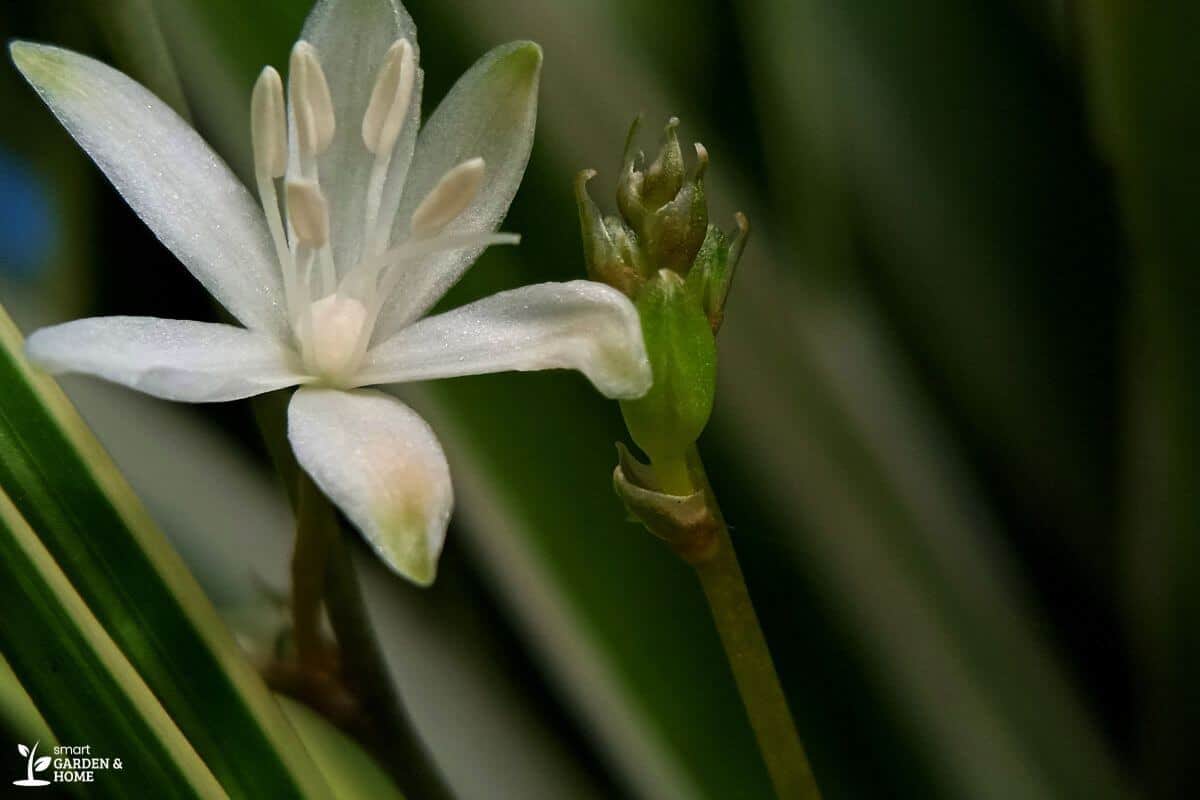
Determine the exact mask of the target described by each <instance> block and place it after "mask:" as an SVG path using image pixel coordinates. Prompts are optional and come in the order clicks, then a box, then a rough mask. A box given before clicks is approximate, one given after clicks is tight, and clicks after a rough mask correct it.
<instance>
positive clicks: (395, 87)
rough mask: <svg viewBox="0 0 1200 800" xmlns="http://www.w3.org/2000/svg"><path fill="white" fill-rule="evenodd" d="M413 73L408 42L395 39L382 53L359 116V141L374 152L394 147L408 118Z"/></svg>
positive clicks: (378, 152)
mask: <svg viewBox="0 0 1200 800" xmlns="http://www.w3.org/2000/svg"><path fill="white" fill-rule="evenodd" d="M416 72H417V69H416V61H415V59H414V58H413V49H412V45H410V44H409V43H408V40H407V39H398V40H397V41H396V43H395V44H393V45H392V46H391V48H389V49H388V51H387V55H386V56H384V59H383V66H382V67H380V68H379V74H378V76H377V77H376V78H375V88H373V89H372V90H371V102H370V103H369V104H368V105H367V113H366V114H364V115H363V123H362V135H363V144H365V145H366V146H367V149H368V150H370V151H371V152H372V153H374V154H375V155H380V154H382V153H389V152H391V150H392V148H393V147H395V146H396V139H398V138H399V136H400V131H401V130H402V129H403V128H404V120H405V119H406V118H407V117H408V106H409V103H410V102H411V101H412V91H413V82H414V81H415V79H416Z"/></svg>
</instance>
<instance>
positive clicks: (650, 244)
mask: <svg viewBox="0 0 1200 800" xmlns="http://www.w3.org/2000/svg"><path fill="white" fill-rule="evenodd" d="M707 168H708V150H706V149H705V148H704V145H702V144H700V143H699V142H697V143H696V166H695V167H694V168H693V169H692V173H691V174H690V175H689V176H688V178H687V182H686V183H683V184H682V185H681V188H679V189H678V190H677V191H676V193H675V194H674V196H673V197H672V199H671V200H670V201H669V202H667V203H665V204H663V205H662V206H660V207H659V208H658V209H657V210H656V211H655V212H654V213H652V214H649V215H647V217H646V221H645V223H644V224H643V230H642V237H643V240H644V244H643V246H644V247H645V249H646V251H647V252H648V253H650V254H651V258H652V259H653V260H654V265H655V266H656V267H658V268H659V269H669V270H671V271H672V272H678V273H679V274H680V275H686V274H687V272H688V270H689V269H691V266H692V261H693V260H694V259H695V258H696V253H698V252H699V251H700V245H701V244H702V243H703V242H704V237H705V234H706V233H707V231H708V201H707V199H706V198H705V196H704V171H705V170H706V169H707ZM648 183H649V174H648V173H647V184H648Z"/></svg>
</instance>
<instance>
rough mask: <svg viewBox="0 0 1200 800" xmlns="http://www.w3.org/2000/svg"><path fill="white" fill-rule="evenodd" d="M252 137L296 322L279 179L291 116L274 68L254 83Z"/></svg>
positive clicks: (290, 309)
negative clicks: (280, 202)
mask: <svg viewBox="0 0 1200 800" xmlns="http://www.w3.org/2000/svg"><path fill="white" fill-rule="evenodd" d="M250 138H251V139H252V141H253V143H254V176H255V179H256V182H257V184H258V199H259V201H260V202H261V203H262V207H263V214H264V215H265V216H266V219H267V229H268V230H269V231H270V232H271V240H272V242H274V244H275V257H276V258H277V259H278V260H279V269H280V272H281V273H282V275H283V295H284V301H285V303H286V304H287V308H288V317H289V318H291V319H295V317H296V314H297V312H298V309H299V306H298V305H297V296H296V278H295V267H294V261H293V258H292V252H291V250H289V249H288V242H287V237H286V236H285V235H284V232H283V218H282V217H281V216H280V213H279V195H278V194H276V191H275V179H276V178H280V177H283V175H284V173H285V172H286V171H287V115H286V114H285V113H284V107H283V81H282V80H281V79H280V77H279V73H278V72H276V71H275V69H274V68H272V67H266V68H264V69H263V71H262V73H261V74H259V76H258V81H257V82H255V84H254V92H253V93H252V94H251V96H250Z"/></svg>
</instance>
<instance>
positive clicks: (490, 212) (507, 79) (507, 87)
mask: <svg viewBox="0 0 1200 800" xmlns="http://www.w3.org/2000/svg"><path fill="white" fill-rule="evenodd" d="M541 69H542V49H541V48H540V47H538V46H537V45H536V44H534V43H533V42H511V43H509V44H506V45H501V46H500V47H497V48H496V49H495V50H492V51H491V52H490V53H488V54H487V55H485V56H484V57H483V58H481V59H479V61H477V62H475V64H474V66H472V67H471V68H470V69H469V70H467V72H466V73H465V74H464V75H463V76H462V77H461V78H460V79H459V80H458V83H456V84H455V85H454V88H453V89H451V90H450V93H449V94H448V95H446V99H445V100H443V101H442V103H441V105H439V106H438V108H437V110H436V111H435V112H434V113H433V116H431V117H430V118H429V121H428V122H427V123H426V124H425V127H424V128H422V129H421V135H420V138H419V139H418V140H417V150H416V154H415V155H414V157H413V166H412V170H411V171H410V172H409V176H408V182H407V183H406V184H405V185H404V197H403V198H402V199H401V201H400V210H399V213H398V214H397V215H396V228H395V238H396V240H397V241H399V239H400V237H402V236H404V235H405V234H406V233H407V231H408V224H409V220H410V218H411V217H412V213H413V211H415V210H416V208H417V206H418V205H419V204H420V203H421V201H422V200H424V199H425V197H426V196H427V195H428V194H429V193H430V191H432V190H433V187H434V186H436V185H437V183H438V181H440V180H441V179H442V176H443V175H445V174H446V173H447V172H448V171H449V170H450V169H451V168H452V167H454V166H455V165H457V164H461V163H462V162H464V161H466V160H468V159H471V158H475V157H480V158H482V159H483V160H484V163H485V164H486V165H487V166H486V173H485V175H484V179H483V185H482V186H481V187H480V189H479V192H478V194H476V195H475V199H474V201H473V202H472V203H471V204H470V205H469V206H468V207H467V209H466V210H465V211H464V212H463V213H462V214H460V215H459V216H458V217H457V218H456V219H455V220H454V221H453V222H452V223H450V225H449V226H448V227H447V228H446V232H447V233H451V232H456V231H472V232H487V231H493V230H495V229H496V227H497V226H498V225H499V224H500V221H501V220H503V219H504V215H505V214H506V213H508V206H509V204H510V203H511V202H512V199H513V196H514V195H516V193H517V187H518V186H519V185H520V184H521V178H522V177H523V176H524V174H525V165H526V164H527V163H528V161H529V150H530V148H531V147H532V145H533V128H534V123H535V121H536V119H537V91H538V81H539V79H540V77H541ZM479 252H480V250H479V249H473V250H466V251H461V252H450V253H440V254H438V255H436V256H432V257H430V258H429V259H427V260H425V261H423V262H420V263H417V264H413V265H411V266H409V267H408V268H406V270H405V278H404V281H403V282H402V283H401V284H400V285H399V286H398V287H397V288H396V290H395V291H394V292H393V294H392V297H391V299H390V300H389V302H388V303H386V304H385V305H384V310H383V313H382V315H381V317H380V320H379V326H380V328H379V331H380V334H381V335H383V336H387V335H389V334H391V333H395V332H396V331H398V330H399V329H400V328H402V327H403V326H404V325H405V324H407V323H409V322H411V321H412V320H414V319H416V318H418V317H420V316H421V315H422V314H424V313H425V312H426V311H428V310H429V309H430V308H431V307H432V306H433V304H434V303H436V302H437V301H438V300H439V299H440V298H441V296H442V295H444V294H445V293H446V292H447V291H448V290H449V289H450V287H451V286H453V285H454V284H455V283H456V282H457V281H458V279H459V278H460V277H462V274H463V272H465V271H466V269H467V267H469V266H470V265H471V264H472V263H473V262H474V261H475V259H476V258H477V257H478V256H479Z"/></svg>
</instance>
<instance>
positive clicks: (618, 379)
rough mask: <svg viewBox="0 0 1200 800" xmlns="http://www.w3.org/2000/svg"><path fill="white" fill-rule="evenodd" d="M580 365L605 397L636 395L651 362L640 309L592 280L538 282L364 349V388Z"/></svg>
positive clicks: (361, 377) (646, 381)
mask: <svg viewBox="0 0 1200 800" xmlns="http://www.w3.org/2000/svg"><path fill="white" fill-rule="evenodd" d="M556 368H564V369H577V370H579V371H580V372H582V373H583V374H584V375H586V376H587V377H588V378H589V379H590V380H591V381H592V383H594V384H595V385H596V388H598V389H599V390H600V391H602V392H604V394H606V395H608V396H609V397H640V396H641V395H643V394H645V393H646V391H647V390H648V389H649V388H650V381H651V375H650V363H649V361H648V360H647V358H646V346H645V344H644V343H643V341H642V329H641V324H640V323H639V321H638V315H637V310H636V309H635V308H634V307H633V304H632V303H631V302H629V299H628V298H626V297H625V296H624V295H623V294H621V293H620V292H618V291H617V290H616V289H613V288H612V287H610V286H605V285H604V284H602V283H594V282H592V281H571V282H570V283H541V284H537V285H535V286H525V287H522V288H520V289H513V290H512V291H508V292H500V293H499V294H494V295H492V296H491V297H485V298H484V299H483V300H479V301H477V302H474V303H471V304H469V305H465V306H463V307H462V308H456V309H454V310H453V311H448V312H446V313H445V314H438V315H437V316H433V317H428V318H426V319H423V320H421V321H420V322H417V323H414V324H413V325H411V326H409V327H408V328H405V329H404V330H402V331H400V332H399V333H397V334H395V335H394V336H392V337H391V338H390V339H388V340H386V341H384V342H383V343H382V344H380V345H379V346H377V347H375V348H374V349H372V350H371V352H369V353H368V354H367V360H366V363H365V364H364V366H363V369H362V371H361V373H360V374H359V375H358V376H356V378H355V381H356V382H359V383H361V384H363V385H366V384H377V383H402V382H405V381H417V380H424V379H428V378H449V377H455V376H458V375H480V374H483V373H488V372H504V371H507V370H522V371H528V370H540V369H556Z"/></svg>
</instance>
